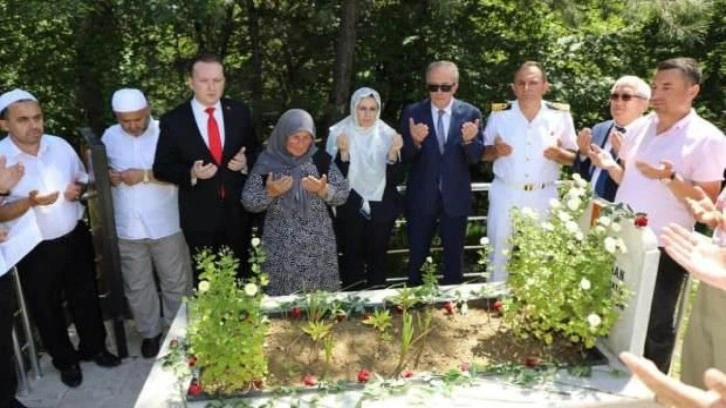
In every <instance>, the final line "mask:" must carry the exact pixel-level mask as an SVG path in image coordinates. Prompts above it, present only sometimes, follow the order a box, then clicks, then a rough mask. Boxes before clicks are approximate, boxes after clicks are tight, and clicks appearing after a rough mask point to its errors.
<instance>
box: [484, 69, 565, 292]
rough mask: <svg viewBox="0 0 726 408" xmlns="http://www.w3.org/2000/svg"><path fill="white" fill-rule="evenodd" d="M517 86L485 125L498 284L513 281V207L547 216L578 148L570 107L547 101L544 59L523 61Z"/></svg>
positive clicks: (491, 238)
mask: <svg viewBox="0 0 726 408" xmlns="http://www.w3.org/2000/svg"><path fill="white" fill-rule="evenodd" d="M512 89H513V90H514V94H515V95H516V96H517V100H516V101H514V102H510V103H505V104H495V105H494V106H493V107H492V113H491V115H490V116H489V121H488V122H487V126H486V128H485V129H484V145H485V147H484V154H483V160H488V161H493V162H494V165H493V170H494V180H493V181H492V186H491V190H490V191H489V212H488V214H487V237H488V238H489V242H491V244H492V250H493V251H492V258H491V259H492V262H493V266H494V268H493V273H492V277H491V281H493V282H497V281H505V280H506V279H507V271H506V265H507V256H506V255H505V252H504V251H505V250H507V248H508V245H507V240H508V239H509V235H510V232H511V227H512V226H511V220H510V218H509V213H510V210H511V209H512V208H514V207H517V208H520V209H521V208H524V207H528V208H531V209H532V210H534V211H536V212H538V213H539V215H540V216H542V217H543V216H544V215H545V214H546V212H547V209H548V206H549V200H550V199H552V198H555V197H557V186H555V182H556V181H557V179H558V178H559V175H560V166H561V165H571V164H572V162H573V160H574V158H575V153H574V150H575V149H576V140H575V127H574V124H573V121H572V116H571V115H570V112H569V109H570V107H569V106H568V105H565V104H558V103H550V102H545V101H544V100H543V99H542V98H543V96H544V94H545V93H546V92H547V91H548V90H549V84H548V82H547V76H546V74H545V72H544V70H543V69H542V66H541V65H540V64H539V63H537V62H534V61H527V62H525V63H523V64H522V65H521V66H520V67H519V69H518V70H517V72H516V73H515V74H514V84H512Z"/></svg>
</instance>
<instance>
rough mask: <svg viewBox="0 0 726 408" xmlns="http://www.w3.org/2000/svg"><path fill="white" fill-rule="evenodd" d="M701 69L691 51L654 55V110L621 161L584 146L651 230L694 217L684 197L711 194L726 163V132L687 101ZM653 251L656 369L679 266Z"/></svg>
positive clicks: (665, 352) (670, 338)
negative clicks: (686, 55) (661, 56)
mask: <svg viewBox="0 0 726 408" xmlns="http://www.w3.org/2000/svg"><path fill="white" fill-rule="evenodd" d="M700 81H701V70H700V69H699V67H698V63H697V62H696V61H695V60H693V59H691V58H673V59H669V60H665V61H661V62H660V63H658V66H657V68H656V73H655V76H654V77H653V81H652V83H651V88H652V92H653V93H652V98H651V106H652V107H653V110H654V113H653V114H650V115H647V116H646V117H645V118H644V119H642V120H639V121H638V123H637V129H634V131H633V134H632V135H630V136H629V137H627V138H626V139H625V143H624V144H623V146H622V148H621V151H620V158H621V163H622V164H623V167H621V166H620V165H619V164H618V163H617V162H615V161H614V160H613V159H612V157H611V155H610V154H609V152H607V151H605V150H602V149H600V148H599V147H598V146H591V148H592V152H591V153H590V158H591V159H592V160H593V163H595V165H597V166H598V167H601V168H604V169H606V170H608V172H609V174H610V177H612V179H613V180H615V181H616V182H618V183H619V184H620V186H619V188H618V193H617V195H616V196H615V202H622V203H626V204H628V205H630V207H632V208H633V210H635V211H637V212H644V213H647V214H648V219H649V223H648V224H649V226H650V227H651V228H652V229H653V231H654V232H655V233H656V235H658V236H660V235H661V230H662V229H663V227H665V226H666V225H667V224H668V223H676V224H678V225H680V226H682V227H684V228H688V229H691V230H692V229H693V226H694V224H695V222H696V220H695V219H694V218H693V215H692V214H691V213H690V212H689V210H688V208H687V206H686V204H685V201H684V200H685V198H686V197H698V196H700V194H699V193H698V192H697V191H696V190H695V186H698V187H700V188H701V189H703V191H704V192H705V193H706V194H707V195H708V196H709V197H710V199H711V200H712V201H713V200H715V198H716V195H717V194H718V192H719V189H720V186H721V180H722V179H723V171H724V167H726V138H724V134H723V133H721V131H720V130H718V129H717V128H716V127H715V126H714V125H712V124H711V123H710V122H708V121H706V120H704V119H703V118H701V117H700V116H698V114H697V113H696V111H695V110H693V108H692V103H693V100H694V99H695V98H696V96H697V95H698V92H699V91H700V85H699V84H700ZM662 244H663V243H662V242H661V243H660V247H661V248H660V249H661V256H660V262H659V264H658V276H657V278H656V283H655V291H654V293H653V300H652V304H651V311H650V320H649V323H648V332H647V334H646V340H645V353H644V355H645V357H646V358H649V359H651V360H653V362H654V363H655V365H656V366H657V367H658V369H660V370H661V371H662V372H664V373H667V372H668V369H669V367H670V361H671V353H672V352H673V346H674V344H675V330H674V321H673V320H674V319H673V316H674V311H675V308H676V304H677V300H678V296H679V295H680V293H681V288H682V286H683V282H684V280H685V276H686V272H685V270H684V269H683V267H682V266H680V265H678V264H677V263H676V262H675V261H674V260H673V259H672V258H671V257H670V256H669V255H668V254H667V253H666V252H665V251H663V248H662V246H663V245H662Z"/></svg>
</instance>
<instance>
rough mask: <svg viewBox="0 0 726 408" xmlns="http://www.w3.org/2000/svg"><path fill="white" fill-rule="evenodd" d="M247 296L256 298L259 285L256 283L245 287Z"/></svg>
mask: <svg viewBox="0 0 726 408" xmlns="http://www.w3.org/2000/svg"><path fill="white" fill-rule="evenodd" d="M245 294H246V295H247V296H254V295H256V294H257V285H255V284H254V283H248V284H246V285H245Z"/></svg>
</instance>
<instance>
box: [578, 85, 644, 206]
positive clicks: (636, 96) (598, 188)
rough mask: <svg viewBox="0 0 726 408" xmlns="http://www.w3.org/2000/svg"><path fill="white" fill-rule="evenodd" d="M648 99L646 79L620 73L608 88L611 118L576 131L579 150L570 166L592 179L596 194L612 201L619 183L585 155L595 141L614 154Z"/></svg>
mask: <svg viewBox="0 0 726 408" xmlns="http://www.w3.org/2000/svg"><path fill="white" fill-rule="evenodd" d="M649 100H650V86H649V85H648V84H647V83H646V82H645V81H643V80H642V79H640V78H638V77H636V76H632V75H626V76H624V77H621V78H620V79H618V80H617V81H615V84H614V85H613V87H612V89H611V90H610V115H611V116H612V118H613V119H612V120H606V121H604V122H600V123H598V124H596V125H595V126H593V127H592V130H590V129H589V128H584V129H582V130H580V132H579V133H578V135H577V145H578V148H579V151H578V154H577V158H576V159H575V162H574V164H573V170H574V171H576V172H577V173H579V174H580V175H581V176H582V178H584V179H585V180H587V181H589V182H591V183H592V188H593V191H594V192H595V195H596V196H598V197H600V198H603V199H605V200H608V201H613V199H615V193H616V192H617V191H618V184H617V183H616V182H615V180H613V179H612V178H611V177H610V175H609V174H608V172H607V171H602V170H601V169H600V168H598V167H597V166H595V165H593V164H592V162H591V161H590V159H589V158H588V156H587V155H588V154H589V152H590V145H591V144H596V145H597V146H599V147H600V148H601V149H605V150H608V151H611V154H612V156H613V157H615V158H616V157H617V151H618V150H619V149H620V145H621V144H622V138H623V137H624V136H625V135H626V133H627V131H628V127H629V126H630V125H631V124H632V123H633V122H634V121H635V120H636V119H638V118H640V117H641V116H642V115H643V113H644V112H645V111H646V110H647V109H648V101H649Z"/></svg>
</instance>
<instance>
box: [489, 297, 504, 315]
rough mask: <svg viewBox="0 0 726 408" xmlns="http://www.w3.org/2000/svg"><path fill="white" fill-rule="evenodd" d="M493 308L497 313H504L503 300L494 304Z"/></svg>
mask: <svg viewBox="0 0 726 408" xmlns="http://www.w3.org/2000/svg"><path fill="white" fill-rule="evenodd" d="M492 307H493V308H494V310H496V311H497V312H499V313H502V311H504V302H502V301H501V300H497V301H496V302H494V304H493V305H492Z"/></svg>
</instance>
